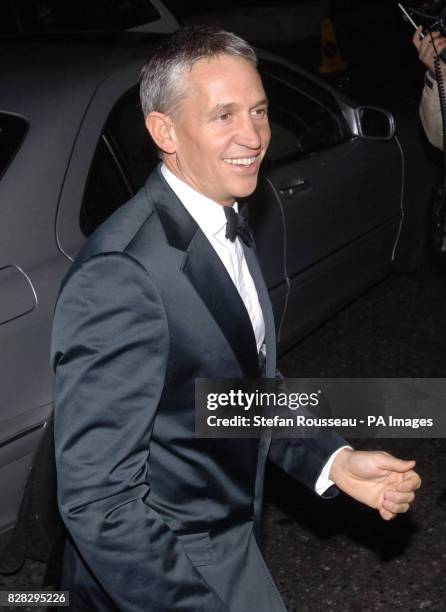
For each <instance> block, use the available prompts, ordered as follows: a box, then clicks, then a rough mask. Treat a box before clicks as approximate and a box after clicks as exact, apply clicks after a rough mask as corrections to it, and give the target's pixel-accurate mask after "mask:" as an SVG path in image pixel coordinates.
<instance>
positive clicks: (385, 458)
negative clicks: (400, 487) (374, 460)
mask: <svg viewBox="0 0 446 612" xmlns="http://www.w3.org/2000/svg"><path fill="white" fill-rule="evenodd" d="M415 463H416V462H415V461H414V460H413V459H409V460H407V461H406V460H405V459H398V458H397V457H394V456H393V455H388V454H387V453H386V454H383V455H382V459H381V461H380V464H381V465H380V467H381V468H382V469H384V470H389V471H392V472H401V473H404V472H408V471H409V470H411V469H413V468H414V467H415Z"/></svg>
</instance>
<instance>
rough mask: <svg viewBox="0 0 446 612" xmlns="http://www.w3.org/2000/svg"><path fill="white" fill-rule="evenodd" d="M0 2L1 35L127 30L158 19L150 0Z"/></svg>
mask: <svg viewBox="0 0 446 612" xmlns="http://www.w3.org/2000/svg"><path fill="white" fill-rule="evenodd" d="M1 4H2V6H1V7H0V33H1V34H15V33H18V32H22V33H24V32H29V33H31V32H55V31H61V30H62V31H70V30H71V31H74V30H76V31H78V30H126V29H128V28H134V27H137V26H140V25H142V24H146V23H150V22H153V21H157V20H158V19H159V18H160V16H159V13H158V11H157V10H156V9H155V8H154V7H153V6H152V4H151V2H149V0H125V1H123V0H76V2H60V0H13V1H9V2H8V1H7V2H4V3H3V2H2V3H1Z"/></svg>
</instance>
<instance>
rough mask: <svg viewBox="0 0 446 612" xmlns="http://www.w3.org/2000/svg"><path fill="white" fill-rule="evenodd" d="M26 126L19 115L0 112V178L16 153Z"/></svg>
mask: <svg viewBox="0 0 446 612" xmlns="http://www.w3.org/2000/svg"><path fill="white" fill-rule="evenodd" d="M27 127H28V124H27V123H26V121H25V120H24V119H22V118H21V117H16V116H15V115H7V114H6V113H0V178H1V177H2V175H3V173H4V171H5V170H6V168H7V167H8V165H9V164H10V162H11V161H12V160H13V158H14V155H15V154H16V153H17V150H18V148H19V146H20V143H21V142H22V140H23V137H24V135H25V133H26V130H27Z"/></svg>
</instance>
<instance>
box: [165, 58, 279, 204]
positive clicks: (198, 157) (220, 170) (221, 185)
mask: <svg viewBox="0 0 446 612" xmlns="http://www.w3.org/2000/svg"><path fill="white" fill-rule="evenodd" d="M184 78H185V79H187V81H186V83H187V89H186V92H187V93H186V98H185V99H184V101H182V102H181V103H180V105H179V107H178V109H177V110H176V112H175V113H174V114H173V116H172V117H171V120H172V125H173V133H174V139H175V152H174V153H173V154H167V155H165V158H164V161H165V163H166V165H167V167H168V168H169V169H170V170H172V171H173V172H174V173H175V174H176V175H177V176H179V177H180V178H181V179H182V180H183V181H185V182H186V183H187V184H189V185H190V186H191V187H193V188H194V189H195V190H196V191H198V192H200V193H202V194H203V195H205V196H207V197H208V198H210V199H212V200H214V201H215V202H218V203H220V204H224V205H232V204H233V203H234V201H235V200H237V199H238V198H244V197H246V196H248V195H250V194H251V193H252V192H253V191H254V190H255V188H256V185H257V175H258V172H259V167H260V162H261V160H262V159H263V156H264V155H265V152H266V149H267V147H268V144H269V141H270V136H271V132H270V128H269V123H268V115H267V100H266V95H265V91H264V89H263V85H262V82H261V80H260V76H259V74H258V72H257V70H256V69H255V68H254V66H253V65H252V64H251V63H250V62H248V61H247V60H244V59H242V58H238V57H232V56H229V55H220V56H217V57H216V58H212V59H210V60H209V59H204V60H200V61H199V62H197V63H196V64H195V65H194V67H193V68H192V70H191V71H190V73H189V72H186V73H185V75H184Z"/></svg>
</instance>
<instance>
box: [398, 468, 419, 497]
mask: <svg viewBox="0 0 446 612" xmlns="http://www.w3.org/2000/svg"><path fill="white" fill-rule="evenodd" d="M420 487H421V478H420V477H419V475H418V474H417V473H416V472H414V471H413V470H410V471H409V472H406V473H405V474H403V480H402V481H401V482H400V483H399V485H398V486H397V488H396V489H397V491H400V492H407V491H416V490H417V489H419V488H420Z"/></svg>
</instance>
